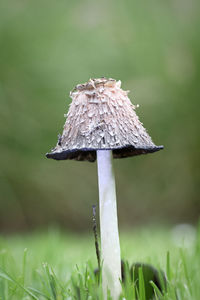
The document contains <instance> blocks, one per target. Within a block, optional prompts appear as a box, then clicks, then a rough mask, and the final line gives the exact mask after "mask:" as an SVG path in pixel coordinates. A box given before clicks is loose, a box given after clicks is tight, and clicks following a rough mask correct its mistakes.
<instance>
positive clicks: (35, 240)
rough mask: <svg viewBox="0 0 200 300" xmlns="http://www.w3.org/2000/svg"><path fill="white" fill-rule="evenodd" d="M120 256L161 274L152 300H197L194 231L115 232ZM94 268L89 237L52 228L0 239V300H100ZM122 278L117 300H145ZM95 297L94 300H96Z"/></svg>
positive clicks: (199, 241)
mask: <svg viewBox="0 0 200 300" xmlns="http://www.w3.org/2000/svg"><path fill="white" fill-rule="evenodd" d="M120 241H121V252H122V258H123V259H124V261H128V263H129V265H131V264H132V263H136V262H140V263H147V264H151V265H153V266H154V267H155V268H157V269H159V270H160V269H162V270H163V271H164V273H165V277H166V280H167V288H164V285H163V294H161V293H160V291H159V290H158V289H157V287H156V286H155V285H154V283H153V282H151V283H150V284H151V286H152V287H153V288H154V290H155V294H156V296H155V297H156V299H166V300H168V299H174V300H175V299H177V300H182V299H185V300H190V299H194V300H199V299H200V289H199V279H200V268H199V266H200V230H199V229H198V227H194V226H191V225H179V226H175V227H173V228H166V227H162V226H160V227H159V226H154V227H153V226H151V227H148V228H147V227H145V228H138V229H134V230H130V229H129V230H123V231H122V232H120ZM96 267H97V261H96V255H95V247H94V239H93V233H92V231H91V232H88V233H85V234H72V233H69V232H64V231H61V230H59V229H58V228H55V227H54V228H50V229H49V230H44V231H42V232H33V233H27V234H21V235H16V234H15V235H9V236H8V235H2V236H1V238H0V299H1V300H7V299H8V300H15V299H17V300H21V299H24V300H25V299H26V300H28V299H41V300H42V299H49V300H55V299H57V300H60V299H101V291H100V288H98V284H97V280H96V278H95V275H94V272H93V270H94V269H95V268H96ZM143 279H144V278H143V274H142V272H139V285H138V288H134V285H133V284H132V283H131V282H130V281H129V280H128V279H127V281H126V284H125V285H123V296H122V297H121V298H123V299H134V297H136V296H137V297H138V299H140V300H145V299H148V298H147V297H146V296H147V295H146V296H145V289H144V284H145V283H144V280H143ZM97 295H99V297H98V296H97Z"/></svg>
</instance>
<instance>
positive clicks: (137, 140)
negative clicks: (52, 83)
mask: <svg viewBox="0 0 200 300" xmlns="http://www.w3.org/2000/svg"><path fill="white" fill-rule="evenodd" d="M70 96H71V98H72V102H71V105H70V108H69V112H68V114H67V119H66V123H65V125H64V130H63V133H62V136H60V137H59V140H58V143H57V145H56V147H55V148H54V149H53V150H52V151H51V153H47V155H46V156H47V157H48V158H53V159H57V160H62V159H74V160H79V161H83V160H86V161H91V162H94V161H95V160H96V151H97V150H101V149H102V150H112V152H113V157H114V158H123V157H130V156H134V155H139V154H146V153H152V152H155V151H158V150H160V149H162V148H163V146H156V145H155V144H154V143H153V142H152V140H151V137H150V136H149V135H148V133H147V131H146V129H145V128H144V127H143V125H142V123H141V122H140V121H139V119H138V116H137V115H136V113H135V106H134V105H133V104H132V103H131V101H130V100H129V98H128V92H127V91H123V90H122V89H121V82H120V81H116V80H114V79H111V78H110V79H106V78H100V79H90V80H89V81H88V82H86V83H84V84H79V85H77V86H76V87H75V88H74V90H73V91H72V92H71V93H70Z"/></svg>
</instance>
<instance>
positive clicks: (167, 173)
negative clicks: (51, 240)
mask: <svg viewBox="0 0 200 300" xmlns="http://www.w3.org/2000/svg"><path fill="white" fill-rule="evenodd" d="M199 9H200V4H199V1H198V0H190V1H188V0H170V1H169V0H152V1H147V0H141V1H133V0H123V1H119V0H110V1H106V0H101V1H96V0H86V1H80V0H78V1H69V0H68V1H67V0H65V1H64V0H59V1H55V0H54V1H53V0H48V1H47V0H40V1H39V0H29V1H27V0H17V1H15V0H13V1H12V0H9V1H8V0H1V2H0V104H1V106H0V153H1V155H0V230H1V231H7V232H9V231H22V230H27V229H28V230H29V229H35V228H38V227H40V228H41V227H45V226H47V225H50V224H59V226H62V227H64V228H67V229H70V230H76V231H78V230H87V229H88V228H90V227H91V214H92V209H91V207H92V204H95V203H97V202H98V188H97V170H96V163H87V162H75V161H60V162H58V161H53V160H48V159H46V158H45V153H46V152H47V151H49V150H50V149H51V148H52V147H54V146H55V144H56V142H57V135H58V133H62V127H63V125H64V122H65V118H64V113H66V112H67V110H68V107H69V104H70V98H69V96H68V95H69V92H70V90H72V88H73V87H74V86H75V85H76V84H78V83H82V82H85V81H87V80H88V79H89V78H91V77H101V76H106V77H112V78H115V79H120V80H121V81H122V88H123V89H125V90H130V94H129V95H130V98H131V100H132V102H133V103H134V104H139V105H140V107H139V108H138V109H137V113H138V115H139V117H140V120H141V121H142V122H143V123H144V126H145V127H146V128H147V129H148V132H149V134H150V135H151V136H152V138H153V140H154V142H155V143H156V144H157V145H162V144H163V145H164V146H165V149H164V150H163V151H160V152H158V153H155V154H152V155H146V156H145V155H143V156H139V157H134V158H129V159H122V160H115V161H114V168H115V174H116V184H117V197H118V213H119V223H120V228H122V227H128V226H129V227H130V226H131V227H133V226H136V225H141V224H149V223H159V224H161V223H164V224H166V223H178V222H193V223H195V222H196V221H197V219H198V216H199V211H200V201H199V194H200V191H199V186H200V184H199V147H200V140H199V129H200V128H199V117H200V116H199V109H200V105H199V101H200V100H199V92H200V84H199V79H200V40H199V36H200V13H199Z"/></svg>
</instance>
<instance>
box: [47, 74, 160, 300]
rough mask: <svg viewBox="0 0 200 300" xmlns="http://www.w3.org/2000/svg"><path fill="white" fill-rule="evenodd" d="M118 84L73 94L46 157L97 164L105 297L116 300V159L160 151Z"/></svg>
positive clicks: (99, 82)
mask: <svg viewBox="0 0 200 300" xmlns="http://www.w3.org/2000/svg"><path fill="white" fill-rule="evenodd" d="M127 94H128V92H127V91H123V90H122V89H121V82H120V81H116V80H114V79H111V78H109V79H106V78H104V77H103V78H99V79H90V80H89V81H88V82H86V83H84V84H78V85H77V86H76V87H75V88H74V89H73V91H72V92H71V93H70V96H71V98H72V102H71V105H70V108H69V112H68V114H67V118H66V123H65V125H64V130H63V133H62V136H59V139H58V143H57V145H56V147H55V148H54V149H53V150H52V151H51V153H47V154H46V156H47V158H53V159H56V160H64V159H73V160H78V161H90V162H94V161H95V160H96V159H97V167H98V185H99V208H100V209H99V211H100V237H101V259H102V286H103V293H104V298H105V299H107V290H110V293H111V296H112V297H113V299H118V297H119V295H120V293H121V283H120V280H121V257H120V243H119V233H118V221H117V205H116V191H115V178H114V173H113V170H112V156H113V158H124V157H131V156H135V155H139V154H147V153H152V152H156V151H158V150H160V149H162V148H163V146H156V145H155V144H154V143H153V142H152V140H151V138H150V136H149V135H148V133H147V132H146V130H145V128H144V127H143V126H142V123H141V122H140V121H139V119H138V117H137V115H136V113H135V106H134V105H132V103H131V101H130V100H129V98H128V96H127Z"/></svg>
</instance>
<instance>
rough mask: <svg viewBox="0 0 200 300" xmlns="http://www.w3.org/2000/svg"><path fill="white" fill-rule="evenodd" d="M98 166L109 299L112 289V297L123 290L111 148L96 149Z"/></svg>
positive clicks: (105, 286)
mask: <svg viewBox="0 0 200 300" xmlns="http://www.w3.org/2000/svg"><path fill="white" fill-rule="evenodd" d="M97 167H98V184H99V207H100V234H101V259H102V286H103V293H104V299H107V290H108V289H109V290H110V293H111V296H112V298H113V299H118V298H119V295H120V293H121V283H120V279H121V257H120V244H119V232H118V221H117V204H116V190H115V177H114V174H113V171H112V151H111V150H97Z"/></svg>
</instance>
